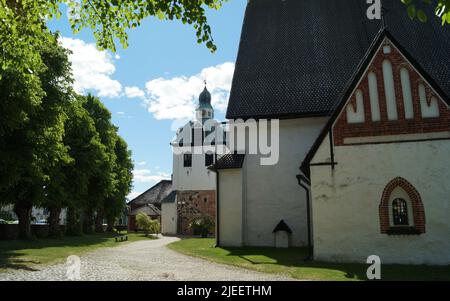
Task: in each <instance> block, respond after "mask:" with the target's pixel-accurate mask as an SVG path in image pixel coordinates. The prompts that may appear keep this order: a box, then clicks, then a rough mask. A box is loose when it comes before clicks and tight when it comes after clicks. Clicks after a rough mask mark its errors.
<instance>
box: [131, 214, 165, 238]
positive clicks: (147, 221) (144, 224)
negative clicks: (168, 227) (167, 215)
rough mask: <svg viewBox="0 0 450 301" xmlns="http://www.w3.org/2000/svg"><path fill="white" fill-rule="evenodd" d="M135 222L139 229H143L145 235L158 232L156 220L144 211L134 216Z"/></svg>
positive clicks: (158, 227) (158, 226)
mask: <svg viewBox="0 0 450 301" xmlns="http://www.w3.org/2000/svg"><path fill="white" fill-rule="evenodd" d="M136 224H137V226H138V228H139V229H141V230H142V231H144V233H145V235H149V234H158V233H159V232H160V225H159V221H158V220H152V219H151V218H150V217H149V216H148V215H147V214H145V213H142V212H141V213H138V215H137V216H136Z"/></svg>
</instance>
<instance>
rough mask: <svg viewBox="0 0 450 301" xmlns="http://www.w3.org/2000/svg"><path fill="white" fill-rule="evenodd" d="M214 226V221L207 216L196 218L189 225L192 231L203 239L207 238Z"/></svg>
mask: <svg viewBox="0 0 450 301" xmlns="http://www.w3.org/2000/svg"><path fill="white" fill-rule="evenodd" d="M214 226H215V222H214V219H213V218H212V217H211V216H209V215H202V216H200V217H197V218H195V219H193V220H192V222H191V223H190V224H189V227H190V228H191V229H192V231H193V232H194V233H198V234H200V235H201V236H202V237H203V238H206V237H208V234H209V233H210V232H211V231H212V230H213V228H214Z"/></svg>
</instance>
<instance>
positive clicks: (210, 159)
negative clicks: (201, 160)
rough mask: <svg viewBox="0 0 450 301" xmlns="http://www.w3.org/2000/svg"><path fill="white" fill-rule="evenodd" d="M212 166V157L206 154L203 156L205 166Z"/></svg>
mask: <svg viewBox="0 0 450 301" xmlns="http://www.w3.org/2000/svg"><path fill="white" fill-rule="evenodd" d="M213 164H214V155H213V154H206V155H205V166H210V165H213Z"/></svg>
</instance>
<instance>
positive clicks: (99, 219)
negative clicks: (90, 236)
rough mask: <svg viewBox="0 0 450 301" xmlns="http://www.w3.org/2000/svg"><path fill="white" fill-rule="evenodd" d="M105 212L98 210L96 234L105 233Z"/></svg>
mask: <svg viewBox="0 0 450 301" xmlns="http://www.w3.org/2000/svg"><path fill="white" fill-rule="evenodd" d="M103 217H104V213H103V210H98V211H97V215H96V216H95V232H97V233H103V232H104V231H103Z"/></svg>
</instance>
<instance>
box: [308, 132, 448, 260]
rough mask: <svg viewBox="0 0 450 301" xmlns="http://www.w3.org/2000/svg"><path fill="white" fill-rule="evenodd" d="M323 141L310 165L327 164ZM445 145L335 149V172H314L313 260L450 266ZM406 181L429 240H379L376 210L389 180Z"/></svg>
mask: <svg viewBox="0 0 450 301" xmlns="http://www.w3.org/2000/svg"><path fill="white" fill-rule="evenodd" d="M328 145H329V141H328V139H325V140H324V142H323V144H322V146H321V148H320V149H319V152H318V153H317V155H316V157H315V158H314V160H313V163H317V162H323V161H324V160H327V158H329V157H330V156H329V153H328V152H327V150H328V151H329V147H328ZM449 154H450V141H448V140H442V141H423V142H411V143H390V144H372V145H359V146H340V147H335V158H336V162H337V163H338V165H337V166H336V168H335V170H334V172H332V171H331V167H329V166H312V167H311V174H312V199H313V201H312V210H313V229H314V235H313V236H314V257H315V259H316V260H325V261H338V262H361V263H365V261H366V259H367V257H368V256H370V255H378V256H380V257H381V261H382V263H401V264H450V218H449V216H450V198H449V196H450V182H449V179H450V159H449ZM396 177H403V178H404V179H406V180H407V181H409V182H410V183H411V184H412V185H413V186H414V187H415V189H416V190H417V191H418V192H419V194H420V195H421V197H422V202H423V205H424V208H425V218H426V233H425V234H422V235H412V236H388V235H386V234H381V233H380V220H379V210H378V206H379V204H380V202H381V196H382V193H383V190H384V188H385V186H386V185H387V184H388V183H389V182H390V181H391V180H392V179H394V178H396Z"/></svg>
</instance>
